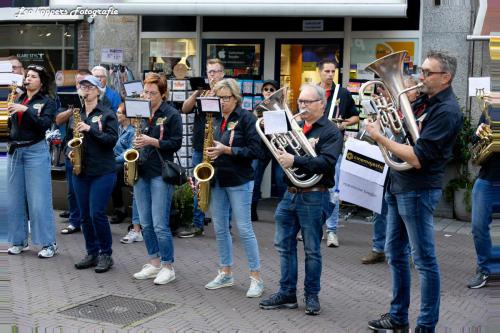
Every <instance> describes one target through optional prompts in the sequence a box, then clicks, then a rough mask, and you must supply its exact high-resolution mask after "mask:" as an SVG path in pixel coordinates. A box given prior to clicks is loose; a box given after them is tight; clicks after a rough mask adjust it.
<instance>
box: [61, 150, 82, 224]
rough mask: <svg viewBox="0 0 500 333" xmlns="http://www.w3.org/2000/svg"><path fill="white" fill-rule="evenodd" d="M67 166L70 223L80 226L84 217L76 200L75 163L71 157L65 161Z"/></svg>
mask: <svg viewBox="0 0 500 333" xmlns="http://www.w3.org/2000/svg"><path fill="white" fill-rule="evenodd" d="M64 164H65V167H66V183H67V184H68V211H69V224H71V225H72V226H73V227H76V228H78V227H80V225H81V224H82V219H81V217H80V209H79V208H78V202H77V201H76V194H75V189H74V188H73V165H72V164H71V162H70V160H69V158H67V157H66V158H65V161H64Z"/></svg>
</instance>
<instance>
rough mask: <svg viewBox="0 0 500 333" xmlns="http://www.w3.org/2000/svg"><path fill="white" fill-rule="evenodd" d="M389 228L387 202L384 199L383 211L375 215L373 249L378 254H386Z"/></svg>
mask: <svg viewBox="0 0 500 333" xmlns="http://www.w3.org/2000/svg"><path fill="white" fill-rule="evenodd" d="M386 227H387V202H386V201H385V199H384V198H382V211H381V212H380V214H378V213H374V214H373V237H372V242H373V248H372V250H373V251H374V252H377V253H384V249H385V229H386Z"/></svg>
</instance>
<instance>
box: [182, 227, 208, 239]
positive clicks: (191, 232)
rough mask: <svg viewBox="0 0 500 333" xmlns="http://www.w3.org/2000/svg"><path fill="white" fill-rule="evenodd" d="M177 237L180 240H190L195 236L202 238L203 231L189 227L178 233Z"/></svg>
mask: <svg viewBox="0 0 500 333" xmlns="http://www.w3.org/2000/svg"><path fill="white" fill-rule="evenodd" d="M177 236H179V237H180V238H191V237H195V236H203V229H200V228H198V227H190V228H186V229H184V230H182V231H180V232H179V233H178V234H177Z"/></svg>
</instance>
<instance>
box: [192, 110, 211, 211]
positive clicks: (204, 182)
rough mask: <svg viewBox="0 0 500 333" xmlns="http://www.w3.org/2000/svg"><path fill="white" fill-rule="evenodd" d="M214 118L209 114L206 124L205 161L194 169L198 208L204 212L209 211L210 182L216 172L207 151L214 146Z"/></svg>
mask: <svg viewBox="0 0 500 333" xmlns="http://www.w3.org/2000/svg"><path fill="white" fill-rule="evenodd" d="M212 124H213V116H212V113H208V114H207V121H206V123H205V138H204V141H203V161H202V162H201V163H200V164H198V165H197V166H195V167H194V170H193V176H194V178H195V179H196V181H197V182H198V194H197V195H198V207H200V210H201V211H203V212H206V211H207V210H208V206H209V204H210V180H211V179H212V178H213V176H214V173H215V170H214V167H213V166H212V164H211V162H210V158H209V157H208V155H207V152H206V149H207V148H208V147H212V146H213V145H214V133H213V127H212Z"/></svg>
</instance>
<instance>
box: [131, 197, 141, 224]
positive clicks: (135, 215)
mask: <svg viewBox="0 0 500 333" xmlns="http://www.w3.org/2000/svg"><path fill="white" fill-rule="evenodd" d="M132 224H141V221H140V220H139V212H138V211H137V203H136V202H135V194H134V193H132Z"/></svg>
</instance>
